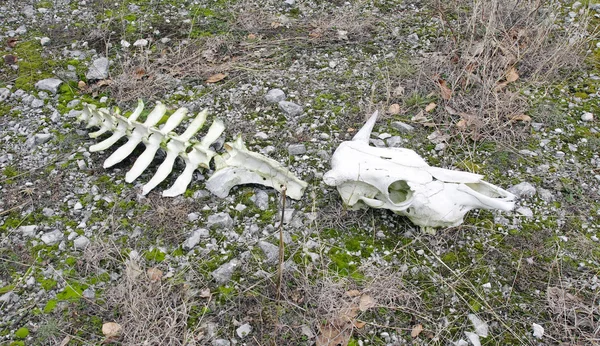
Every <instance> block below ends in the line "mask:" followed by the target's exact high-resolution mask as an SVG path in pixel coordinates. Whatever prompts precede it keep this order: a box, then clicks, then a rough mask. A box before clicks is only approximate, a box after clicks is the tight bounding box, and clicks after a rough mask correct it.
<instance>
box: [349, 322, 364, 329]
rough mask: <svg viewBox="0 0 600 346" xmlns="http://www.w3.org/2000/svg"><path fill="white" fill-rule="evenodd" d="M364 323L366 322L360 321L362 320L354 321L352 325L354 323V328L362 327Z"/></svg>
mask: <svg viewBox="0 0 600 346" xmlns="http://www.w3.org/2000/svg"><path fill="white" fill-rule="evenodd" d="M366 324H367V322H362V321H354V322H352V325H354V327H355V328H356V329H362V328H363V327H364V326H365V325H366Z"/></svg>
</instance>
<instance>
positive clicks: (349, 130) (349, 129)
mask: <svg viewBox="0 0 600 346" xmlns="http://www.w3.org/2000/svg"><path fill="white" fill-rule="evenodd" d="M354 131H356V129H355V128H352V127H349V128H348V130H346V132H348V133H352V132H354Z"/></svg>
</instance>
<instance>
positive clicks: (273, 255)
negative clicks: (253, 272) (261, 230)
mask: <svg viewBox="0 0 600 346" xmlns="http://www.w3.org/2000/svg"><path fill="white" fill-rule="evenodd" d="M258 246H259V247H260V249H261V250H262V251H263V253H264V254H265V256H266V257H267V259H266V261H265V262H266V263H268V264H276V263H277V262H279V247H277V246H276V245H273V244H271V243H269V242H266V241H264V240H261V241H259V242H258Z"/></svg>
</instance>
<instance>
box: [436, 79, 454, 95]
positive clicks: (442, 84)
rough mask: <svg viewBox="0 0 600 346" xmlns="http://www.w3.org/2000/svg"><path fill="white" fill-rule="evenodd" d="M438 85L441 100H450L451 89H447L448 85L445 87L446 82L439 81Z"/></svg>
mask: <svg viewBox="0 0 600 346" xmlns="http://www.w3.org/2000/svg"><path fill="white" fill-rule="evenodd" d="M438 83H439V85H440V93H441V94H442V98H443V99H444V100H450V98H451V97H452V89H450V88H448V85H446V81H445V80H443V79H439V80H438Z"/></svg>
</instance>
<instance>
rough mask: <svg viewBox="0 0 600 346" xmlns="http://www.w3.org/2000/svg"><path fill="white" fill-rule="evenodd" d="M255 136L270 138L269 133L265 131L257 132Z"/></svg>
mask: <svg viewBox="0 0 600 346" xmlns="http://www.w3.org/2000/svg"><path fill="white" fill-rule="evenodd" d="M254 137H255V138H258V139H262V140H265V139H269V135H267V134H266V133H264V132H257V133H256V134H255V135H254Z"/></svg>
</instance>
